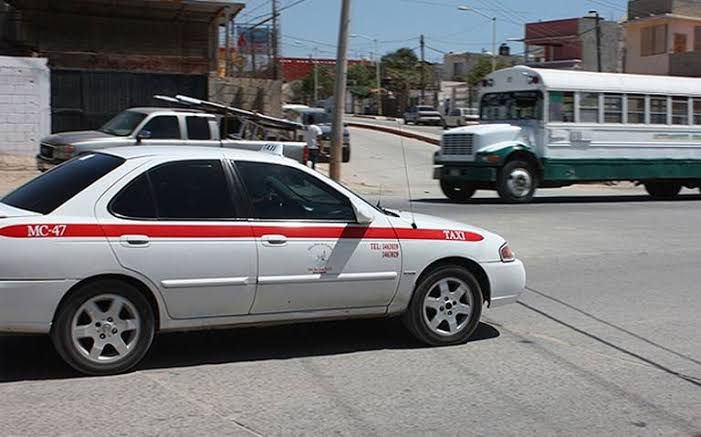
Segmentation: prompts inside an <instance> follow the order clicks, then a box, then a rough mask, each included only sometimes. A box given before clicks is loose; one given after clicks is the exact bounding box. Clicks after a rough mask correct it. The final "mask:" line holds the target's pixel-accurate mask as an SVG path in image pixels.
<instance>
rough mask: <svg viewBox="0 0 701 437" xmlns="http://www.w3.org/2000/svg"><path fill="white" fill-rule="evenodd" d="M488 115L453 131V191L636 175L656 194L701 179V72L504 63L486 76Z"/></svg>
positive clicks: (509, 195)
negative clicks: (663, 72) (654, 72)
mask: <svg viewBox="0 0 701 437" xmlns="http://www.w3.org/2000/svg"><path fill="white" fill-rule="evenodd" d="M480 117H481V124H480V125H477V126H468V127H461V128H456V129H451V130H449V131H446V132H445V133H444V134H443V136H442V138H441V149H440V150H439V151H438V152H436V156H435V159H434V163H435V165H436V167H435V171H434V178H435V179H438V180H440V184H441V188H442V190H443V192H444V193H445V194H446V196H448V197H449V198H450V199H453V200H466V199H468V198H469V197H471V196H472V195H473V194H474V192H475V190H478V189H492V190H494V189H495V190H497V192H498V193H499V196H500V197H501V198H502V199H503V200H505V201H507V202H514V203H519V202H528V201H530V200H531V199H532V198H533V194H534V193H535V190H536V188H555V187H563V186H567V185H572V184H576V183H584V182H596V181H633V182H636V183H640V184H643V185H644V186H645V188H646V189H647V192H648V193H649V194H650V195H651V196H652V197H655V198H671V197H674V196H676V195H677V194H678V193H679V192H680V190H681V188H682V187H688V188H698V187H701V79H700V78H683V77H669V76H648V75H637V74H613V73H593V72H584V71H565V70H544V69H533V68H529V67H524V66H519V67H513V68H507V69H503V70H498V71H496V72H494V73H492V74H490V75H489V76H487V78H486V79H485V80H484V81H483V82H482V87H481V95H480Z"/></svg>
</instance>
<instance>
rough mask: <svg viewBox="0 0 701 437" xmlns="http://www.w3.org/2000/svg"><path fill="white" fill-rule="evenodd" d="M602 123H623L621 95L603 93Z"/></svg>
mask: <svg viewBox="0 0 701 437" xmlns="http://www.w3.org/2000/svg"><path fill="white" fill-rule="evenodd" d="M604 123H623V96H622V95H620V94H606V95H604Z"/></svg>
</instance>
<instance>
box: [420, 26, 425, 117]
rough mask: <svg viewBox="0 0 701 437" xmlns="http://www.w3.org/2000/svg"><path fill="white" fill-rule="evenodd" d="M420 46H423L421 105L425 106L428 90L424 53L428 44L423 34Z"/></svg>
mask: <svg viewBox="0 0 701 437" xmlns="http://www.w3.org/2000/svg"><path fill="white" fill-rule="evenodd" d="M419 40H420V44H421V104H422V105H423V104H424V92H425V90H426V72H425V71H424V70H425V69H424V61H425V57H424V51H425V47H426V44H425V43H424V36H423V34H422V35H421V38H419Z"/></svg>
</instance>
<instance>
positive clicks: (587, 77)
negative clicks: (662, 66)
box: [482, 66, 701, 96]
mask: <svg viewBox="0 0 701 437" xmlns="http://www.w3.org/2000/svg"><path fill="white" fill-rule="evenodd" d="M514 73H516V74H519V73H520V74H521V75H523V76H537V77H539V79H540V80H539V86H538V87H539V88H545V89H552V90H559V91H589V92H603V93H628V94H663V95H681V96H701V78H694V77H678V76H655V75H647V74H621V73H598V72H592V71H577V70H552V69H543V68H530V67H526V66H516V67H512V68H505V69H503V70H498V71H496V72H494V73H492V74H490V75H489V76H488V77H493V78H494V79H497V81H498V79H499V78H501V77H504V76H509V75H512V76H513V74H514ZM509 82H510V81H509ZM497 86H498V84H497ZM533 87H534V86H533V85H531V86H530V87H528V88H531V89H532V88H533ZM494 91H497V90H494ZM482 92H488V91H487V90H483V91H482Z"/></svg>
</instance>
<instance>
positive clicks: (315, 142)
mask: <svg viewBox="0 0 701 437" xmlns="http://www.w3.org/2000/svg"><path fill="white" fill-rule="evenodd" d="M321 135H322V131H321V128H320V127H319V126H317V125H315V124H310V125H308V126H307V127H306V128H305V129H304V136H305V139H306V140H307V148H308V149H309V161H310V162H311V167H312V168H316V161H317V160H318V159H319V141H321Z"/></svg>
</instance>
